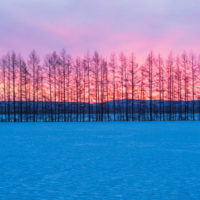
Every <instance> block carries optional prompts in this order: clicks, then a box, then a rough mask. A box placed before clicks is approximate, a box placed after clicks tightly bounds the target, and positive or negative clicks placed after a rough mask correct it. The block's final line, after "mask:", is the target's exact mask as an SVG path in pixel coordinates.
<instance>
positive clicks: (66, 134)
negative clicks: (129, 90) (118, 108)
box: [0, 122, 200, 200]
mask: <svg viewBox="0 0 200 200" xmlns="http://www.w3.org/2000/svg"><path fill="white" fill-rule="evenodd" d="M199 199H200V122H99V123H98V122H97V123H96V122H94V123H1V124H0V200H199Z"/></svg>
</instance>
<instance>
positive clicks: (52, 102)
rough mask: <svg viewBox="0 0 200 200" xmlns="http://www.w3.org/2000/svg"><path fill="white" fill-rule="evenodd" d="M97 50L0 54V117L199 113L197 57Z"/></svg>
mask: <svg viewBox="0 0 200 200" xmlns="http://www.w3.org/2000/svg"><path fill="white" fill-rule="evenodd" d="M143 63H144V64H138V63H137V62H136V59H135V57H134V55H133V54H131V55H125V54H123V53H121V54H119V55H115V54H112V55H111V56H109V57H103V56H101V55H100V54H99V53H98V52H94V53H93V54H92V55H89V54H87V55H85V56H82V57H72V56H70V55H69V54H67V53H66V52H65V51H64V50H63V51H62V52H61V53H57V52H52V53H51V54H48V55H47V56H46V57H45V58H44V59H43V60H42V61H41V60H40V58H39V56H38V55H37V53H36V52H35V51H32V52H31V53H30V55H29V57H28V58H27V59H23V58H22V56H20V55H17V54H16V53H15V52H12V53H8V54H6V55H4V56H2V57H1V60H0V121H6V122H18V121H19V122H25V121H27V122H28V121H31V122H37V121H65V122H67V121H111V120H116V121H144V120H199V119H200V78H199V77H200V76H199V74H200V57H199V56H197V55H194V54H187V53H182V54H181V55H179V56H174V55H173V54H172V53H170V54H169V56H168V57H167V58H165V59H163V58H162V57H161V55H154V54H153V53H152V52H150V53H149V54H148V56H147V58H146V60H144V62H143Z"/></svg>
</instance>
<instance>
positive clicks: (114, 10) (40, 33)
mask: <svg viewBox="0 0 200 200" xmlns="http://www.w3.org/2000/svg"><path fill="white" fill-rule="evenodd" d="M199 10H200V4H199V2H198V1H197V0H190V1H181V0H176V1H174V0H173V1H172V0H154V1H152V0H140V1H136V0H109V1H102V0H43V1H41V0H29V1H27V0H2V1H1V4H0V54H3V53H5V52H7V51H11V50H16V51H17V52H21V53H22V54H24V55H27V54H28V53H29V52H30V51H31V50H32V49H35V50H36V51H38V52H39V54H41V55H44V54H46V53H48V52H50V51H52V50H58V51H59V50H61V49H62V48H65V49H66V51H67V52H69V53H71V54H74V55H82V54H84V53H85V52H87V51H90V52H92V51H94V50H98V51H100V53H102V54H106V55H107V54H110V53H112V52H116V53H118V52H120V51H124V52H127V53H129V52H134V53H135V55H136V56H137V57H139V58H142V57H143V56H144V55H146V54H147V53H148V51H150V50H154V51H155V53H158V52H160V53H161V54H165V55H166V54H167V53H168V52H169V51H171V50H172V51H173V52H175V53H178V52H179V53H181V52H182V51H184V50H186V51H192V50H193V51H194V52H195V53H199V50H200V48H199V42H200V37H199V35H200V24H199V17H200V12H199Z"/></svg>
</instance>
